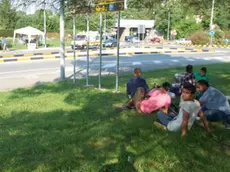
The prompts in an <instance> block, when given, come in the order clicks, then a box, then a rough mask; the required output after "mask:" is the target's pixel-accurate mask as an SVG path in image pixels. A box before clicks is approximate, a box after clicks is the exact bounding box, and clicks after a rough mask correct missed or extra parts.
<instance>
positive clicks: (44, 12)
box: [43, 4, 46, 48]
mask: <svg viewBox="0 0 230 172" xmlns="http://www.w3.org/2000/svg"><path fill="white" fill-rule="evenodd" d="M43 16H44V47H45V48H46V4H44V10H43Z"/></svg>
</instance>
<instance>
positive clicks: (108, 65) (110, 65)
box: [102, 63, 116, 69]
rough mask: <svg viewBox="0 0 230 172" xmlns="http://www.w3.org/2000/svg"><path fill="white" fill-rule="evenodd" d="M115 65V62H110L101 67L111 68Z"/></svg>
mask: <svg viewBox="0 0 230 172" xmlns="http://www.w3.org/2000/svg"><path fill="white" fill-rule="evenodd" d="M115 66H116V63H110V64H106V65H104V66H102V69H107V68H113V67H115Z"/></svg>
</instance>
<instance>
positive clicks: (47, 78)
mask: <svg viewBox="0 0 230 172" xmlns="http://www.w3.org/2000/svg"><path fill="white" fill-rule="evenodd" d="M222 62H230V51H229V50H228V51H227V50H226V51H224V50H222V51H219V52H216V53H183V54H153V55H133V56H121V57H120V71H121V73H125V72H131V71H133V69H134V68H135V67H141V68H142V70H144V71H148V70H154V69H161V68H169V67H182V66H186V65H187V64H193V65H200V64H211V63H222ZM99 64H100V61H99V58H98V57H91V58H90V75H91V76H93V75H98V69H99ZM59 66H60V62H59V60H58V59H57V60H40V61H27V62H12V63H2V64H0V83H1V84H0V90H10V89H14V88H19V87H26V86H32V85H35V84H40V83H44V82H51V81H55V80H58V79H59ZM76 70H77V78H83V77H85V74H86V57H80V58H78V59H77V61H76ZM102 71H103V72H102V74H103V75H106V74H113V73H115V71H116V57H115V56H110V57H103V61H102ZM72 75H73V60H72V59H66V76H67V77H71V76H72Z"/></svg>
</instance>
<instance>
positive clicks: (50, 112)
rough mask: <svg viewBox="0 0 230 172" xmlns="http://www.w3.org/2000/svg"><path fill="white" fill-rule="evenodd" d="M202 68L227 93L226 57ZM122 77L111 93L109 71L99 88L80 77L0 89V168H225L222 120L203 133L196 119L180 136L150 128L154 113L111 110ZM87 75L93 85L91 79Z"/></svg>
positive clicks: (224, 171)
mask: <svg viewBox="0 0 230 172" xmlns="http://www.w3.org/2000/svg"><path fill="white" fill-rule="evenodd" d="M207 67H208V70H209V74H210V77H211V81H212V84H213V85H215V86H216V87H217V88H219V89H220V90H222V91H223V92H225V93H226V94H229V95H230V71H229V64H218V65H209V66H207ZM198 69H199V67H196V70H198ZM178 71H179V72H180V71H183V69H181V68H177V69H164V70H159V71H152V72H147V73H143V76H144V77H145V78H148V82H149V85H152V84H153V83H154V82H156V83H158V84H160V83H162V82H163V81H166V80H169V81H172V80H173V77H172V74H173V73H175V72H178ZM129 77H130V75H129V76H126V75H124V76H121V78H120V82H121V83H120V84H121V87H120V91H121V92H120V93H117V94H116V93H113V91H114V86H115V77H114V76H109V77H103V80H102V83H103V87H104V88H107V90H105V91H99V90H97V89H96V88H93V87H91V88H85V87H84V83H85V81H84V80H81V81H78V83H77V84H76V85H73V84H72V82H62V83H58V84H47V85H40V86H36V87H33V88H29V89H17V90H14V91H10V92H2V93H0V171H1V172H5V171H7V172H14V171H19V172H27V171H28V172H31V171H39V172H50V171H51V172H52V171H54V172H58V171H65V172H67V171H77V172H99V171H111V172H133V171H139V172H154V171H156V172H161V171H162V172H168V171H170V172H184V171H189V172H190V171H191V172H203V171H205V172H206V171H209V172H228V171H229V169H230V163H229V160H230V139H229V138H230V134H229V131H228V130H225V129H224V128H223V126H222V125H220V124H212V129H213V132H212V135H207V134H206V133H205V132H204V130H203V128H202V127H200V125H198V124H197V125H195V126H194V127H193V128H192V130H191V131H190V132H189V133H188V135H187V137H186V138H185V139H184V140H181V138H180V133H169V132H166V131H161V130H158V129H157V128H155V127H154V126H153V125H152V124H153V119H154V118H155V116H156V115H155V114H152V115H140V114H137V113H136V112H135V111H127V112H122V113H117V112H116V110H115V107H117V106H120V105H122V104H124V103H125V102H126V96H125V83H126V81H127V79H128V78H129ZM90 82H91V84H94V85H96V84H97V78H91V80H90ZM128 157H131V161H132V162H131V163H129V162H128Z"/></svg>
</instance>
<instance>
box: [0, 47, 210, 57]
mask: <svg viewBox="0 0 230 172" xmlns="http://www.w3.org/2000/svg"><path fill="white" fill-rule="evenodd" d="M122 48H123V49H125V48H148V49H152V50H165V51H171V50H174V51H199V52H202V51H204V52H205V51H207V50H204V49H195V48H173V47H152V46H127V47H122ZM114 49H116V47H115V48H104V49H103V50H114ZM98 50H99V49H90V52H94V51H98ZM82 52H86V50H76V53H82ZM59 53H60V52H59V51H54V52H44V53H28V54H23V53H21V54H14V55H3V56H0V59H6V58H18V57H31V56H44V55H59ZM66 53H73V50H71V51H66Z"/></svg>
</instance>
